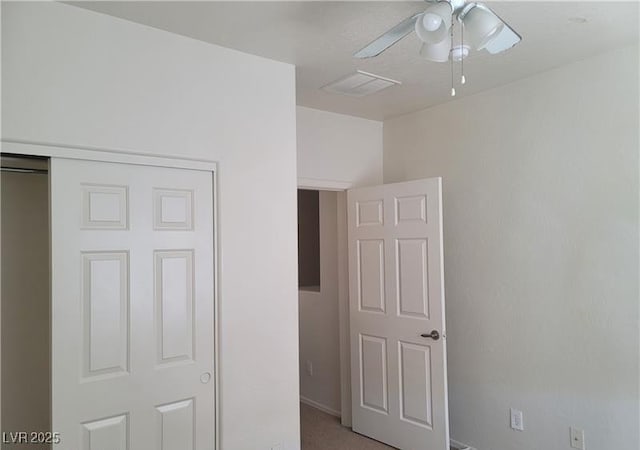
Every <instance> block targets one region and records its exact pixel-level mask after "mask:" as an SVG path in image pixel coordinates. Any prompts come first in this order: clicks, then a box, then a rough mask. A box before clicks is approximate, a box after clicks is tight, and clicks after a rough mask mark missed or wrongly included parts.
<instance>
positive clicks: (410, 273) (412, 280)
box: [396, 239, 429, 319]
mask: <svg viewBox="0 0 640 450" xmlns="http://www.w3.org/2000/svg"><path fill="white" fill-rule="evenodd" d="M427 245H428V241H427V239H397V240H396V289H397V291H396V300H397V312H398V315H400V316H405V317H415V318H420V319H428V318H429V280H428V276H427V274H428V266H427Z"/></svg>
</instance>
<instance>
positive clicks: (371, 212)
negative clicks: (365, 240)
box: [356, 200, 384, 228]
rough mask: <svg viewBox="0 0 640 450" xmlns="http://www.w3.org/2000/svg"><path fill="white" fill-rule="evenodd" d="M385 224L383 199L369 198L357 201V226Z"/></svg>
mask: <svg viewBox="0 0 640 450" xmlns="http://www.w3.org/2000/svg"><path fill="white" fill-rule="evenodd" d="M382 225H384V216H383V201H382V200H368V201H362V202H357V203H356V227H357V228H361V227H371V226H374V227H375V226H382Z"/></svg>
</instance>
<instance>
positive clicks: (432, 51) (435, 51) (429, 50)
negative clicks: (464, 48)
mask: <svg viewBox="0 0 640 450" xmlns="http://www.w3.org/2000/svg"><path fill="white" fill-rule="evenodd" d="M450 52H451V40H449V39H443V40H442V42H438V43H437V44H426V43H424V44H422V47H420V56H422V57H423V58H424V59H426V60H429V61H433V62H447V61H448V60H449V54H450Z"/></svg>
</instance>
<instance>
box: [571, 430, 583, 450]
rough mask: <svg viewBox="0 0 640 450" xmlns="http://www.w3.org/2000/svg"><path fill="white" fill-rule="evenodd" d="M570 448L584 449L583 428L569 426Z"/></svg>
mask: <svg viewBox="0 0 640 450" xmlns="http://www.w3.org/2000/svg"><path fill="white" fill-rule="evenodd" d="M571 448H577V449H579V450H584V430H580V429H579V428H573V427H571Z"/></svg>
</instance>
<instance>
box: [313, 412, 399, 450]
mask: <svg viewBox="0 0 640 450" xmlns="http://www.w3.org/2000/svg"><path fill="white" fill-rule="evenodd" d="M300 427H301V434H302V450H394V447H389V446H388V445H385V444H382V443H380V442H378V441H374V440H373V439H369V438H367V437H364V436H362V435H360V434H357V433H354V432H353V431H351V429H350V428H347V427H343V426H342V425H341V424H340V419H338V418H337V417H334V416H332V415H330V414H327V413H325V412H322V411H320V410H319V409H316V408H313V407H311V406H309V405H305V404H303V403H302V404H300Z"/></svg>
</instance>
